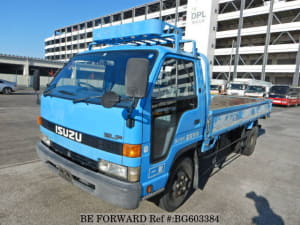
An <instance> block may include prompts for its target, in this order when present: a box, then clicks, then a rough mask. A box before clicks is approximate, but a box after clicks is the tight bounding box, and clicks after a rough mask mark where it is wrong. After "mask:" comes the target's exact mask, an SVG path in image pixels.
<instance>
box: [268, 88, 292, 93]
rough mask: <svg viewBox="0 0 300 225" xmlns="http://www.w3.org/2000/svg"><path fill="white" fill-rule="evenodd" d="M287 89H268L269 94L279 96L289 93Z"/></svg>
mask: <svg viewBox="0 0 300 225" xmlns="http://www.w3.org/2000/svg"><path fill="white" fill-rule="evenodd" d="M289 89H290V88H289V87H288V86H273V87H271V89H270V93H271V94H281V95H286V94H288V92H289Z"/></svg>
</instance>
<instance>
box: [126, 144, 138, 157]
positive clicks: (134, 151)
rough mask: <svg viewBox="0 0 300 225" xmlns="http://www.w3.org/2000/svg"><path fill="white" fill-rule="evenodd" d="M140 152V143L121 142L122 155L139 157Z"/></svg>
mask: <svg viewBox="0 0 300 225" xmlns="http://www.w3.org/2000/svg"><path fill="white" fill-rule="evenodd" d="M141 152H142V145H131V144H123V156H127V157H130V158H136V157H140V156H141Z"/></svg>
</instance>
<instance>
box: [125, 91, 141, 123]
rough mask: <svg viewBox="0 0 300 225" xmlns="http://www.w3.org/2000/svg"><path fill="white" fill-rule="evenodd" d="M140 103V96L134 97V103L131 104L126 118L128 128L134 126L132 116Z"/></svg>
mask: <svg viewBox="0 0 300 225" xmlns="http://www.w3.org/2000/svg"><path fill="white" fill-rule="evenodd" d="M137 103H138V98H136V97H133V101H132V104H131V105H130V108H129V109H128V113H127V118H126V126H127V127H128V128H133V127H134V121H135V120H134V118H132V117H131V115H132V113H133V110H134V109H135V107H136V106H137Z"/></svg>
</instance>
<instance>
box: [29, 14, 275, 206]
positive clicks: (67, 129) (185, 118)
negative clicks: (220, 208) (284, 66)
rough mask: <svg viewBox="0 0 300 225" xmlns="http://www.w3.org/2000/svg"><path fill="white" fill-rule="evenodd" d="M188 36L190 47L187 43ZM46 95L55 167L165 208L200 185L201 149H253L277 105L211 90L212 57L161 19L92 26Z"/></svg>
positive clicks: (49, 150)
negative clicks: (85, 45) (89, 37)
mask: <svg viewBox="0 0 300 225" xmlns="http://www.w3.org/2000/svg"><path fill="white" fill-rule="evenodd" d="M188 42H189V44H192V45H193V48H192V51H191V52H185V51H183V50H182V48H181V46H182V45H183V44H186V43H188ZM102 45H109V47H105V48H97V47H99V46H102ZM35 80H36V81H37V82H38V78H36V79H35ZM40 102H41V103H40V104H41V106H40V116H39V117H38V119H37V121H38V124H39V125H40V131H41V140H40V141H39V142H38V143H37V145H36V149H37V153H38V155H39V157H40V158H41V159H42V160H43V161H44V162H45V163H46V164H47V165H48V166H49V168H50V169H52V170H53V171H54V172H55V173H57V174H59V175H60V176H62V177H63V178H65V179H66V180H68V181H69V182H71V183H72V184H74V185H76V186H77V187H79V188H81V189H83V190H85V191H87V192H89V193H91V194H93V195H95V196H97V197H99V198H101V199H103V200H105V201H106V202H109V203H111V204H114V205H116V206H118V207H122V208H127V209H134V208H137V207H138V205H139V202H140V201H141V200H143V199H154V198H156V199H157V201H156V202H157V204H158V205H159V206H160V207H161V208H163V209H165V210H167V211H174V210H176V209H177V208H178V207H180V206H181V205H182V204H183V203H184V202H185V201H186V200H187V199H188V197H189V195H190V194H191V193H192V191H193V190H194V189H196V188H197V187H198V182H199V179H200V175H199V170H198V168H199V166H201V165H199V159H201V157H202V156H203V155H204V154H207V153H209V154H212V155H214V154H216V153H217V152H219V151H221V150H222V149H224V143H227V144H229V145H231V147H232V149H234V151H235V152H238V153H241V154H243V155H251V154H252V153H253V151H254V148H255V143H256V139H257V137H258V133H259V123H258V120H259V119H261V118H266V117H268V116H270V113H271V107H272V103H271V101H270V100H265V99H254V98H241V97H232V96H214V97H212V96H211V95H210V72H209V62H208V60H207V58H206V57H205V56H204V55H203V54H201V53H198V52H197V49H196V44H195V42H194V41H193V40H191V41H189V40H183V39H182V30H181V29H180V28H178V27H176V26H173V25H170V24H168V23H165V22H163V21H160V20H154V19H153V20H145V21H140V22H136V23H130V24H122V25H118V26H112V27H105V28H100V29H97V30H95V31H94V33H93V42H92V43H91V44H90V46H89V50H88V51H86V52H83V53H79V54H77V55H76V56H75V57H73V58H72V59H71V60H70V61H69V62H68V63H67V64H66V65H65V67H64V68H63V69H62V70H61V71H60V72H59V73H58V74H57V75H56V77H55V78H54V79H53V81H52V82H51V83H50V84H49V85H48V87H47V89H46V90H45V91H44V92H43V94H42V95H41V97H40ZM224 140H225V141H224ZM222 143H223V144H222ZM227 144H226V146H227ZM226 146H225V147H226Z"/></svg>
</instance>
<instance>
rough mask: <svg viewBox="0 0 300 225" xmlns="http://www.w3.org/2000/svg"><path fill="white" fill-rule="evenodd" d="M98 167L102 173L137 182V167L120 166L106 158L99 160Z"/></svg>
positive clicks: (138, 173) (138, 174)
mask: <svg viewBox="0 0 300 225" xmlns="http://www.w3.org/2000/svg"><path fill="white" fill-rule="evenodd" d="M98 168H99V171H101V172H103V173H106V174H110V175H113V176H116V177H120V178H123V179H125V180H128V181H131V182H137V181H138V180H139V176H140V169H139V167H127V166H122V165H118V164H115V163H112V162H109V161H106V160H100V161H99V165H98Z"/></svg>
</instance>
